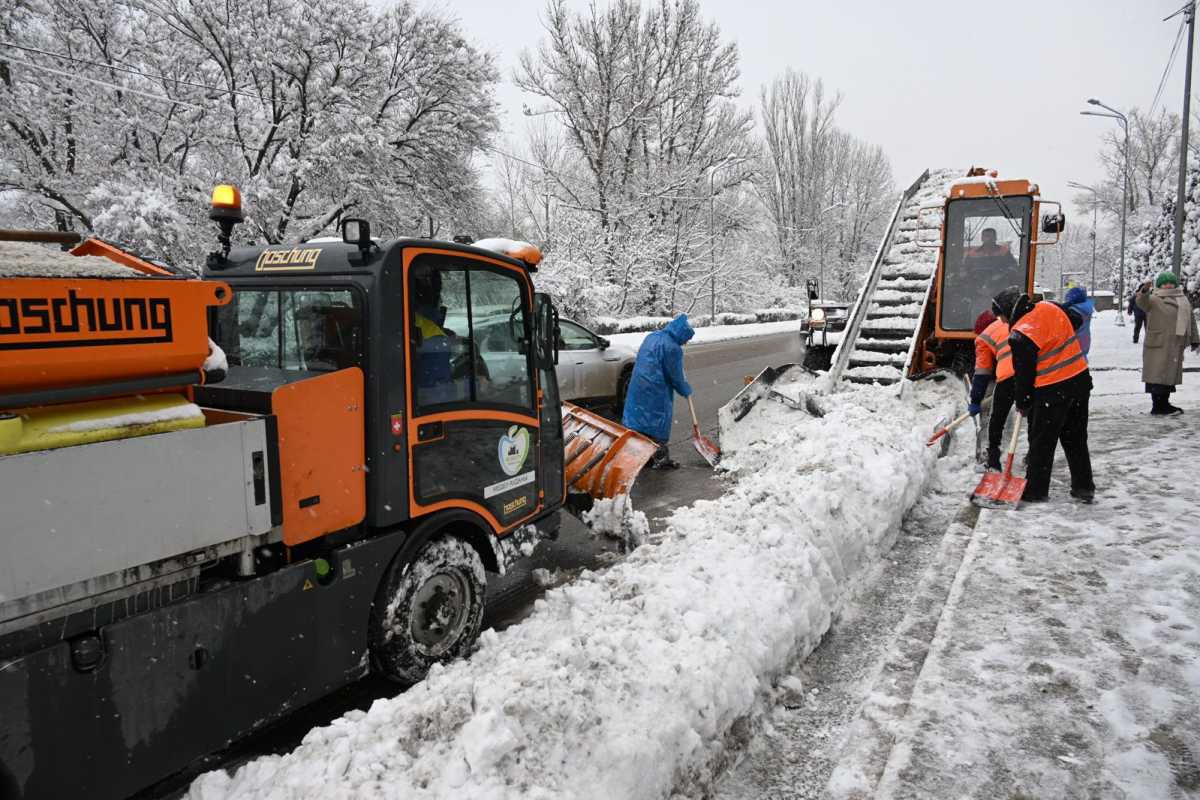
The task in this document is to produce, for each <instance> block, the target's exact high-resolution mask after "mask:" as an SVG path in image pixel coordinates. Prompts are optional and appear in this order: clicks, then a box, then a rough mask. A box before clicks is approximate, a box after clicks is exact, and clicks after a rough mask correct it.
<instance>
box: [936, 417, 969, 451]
mask: <svg viewBox="0 0 1200 800" xmlns="http://www.w3.org/2000/svg"><path fill="white" fill-rule="evenodd" d="M970 418H971V412H970V411H968V412H966V413H965V414H963V415H962V416H961V417H958V418H957V419H955V420H954V421H953V422H951V423H950V424H949V425H946V426H945V427H943V428H939V429H938V430H937V431H935V432H934V434H933V436H930V437H929V441H928V442H926V443H925V446H926V447H933V444H934V442H936V441H937V440H938V439H940V438H942V437H943V436H945V435H946V434H947V433H949V432H950V431H952V430H954V429H955V428H957V427H958V426H959V425H961V424H963V423H964V422H966V421H967V420H968V419H970ZM942 419H945V417H942Z"/></svg>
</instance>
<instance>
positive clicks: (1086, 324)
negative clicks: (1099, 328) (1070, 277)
mask: <svg viewBox="0 0 1200 800" xmlns="http://www.w3.org/2000/svg"><path fill="white" fill-rule="evenodd" d="M1063 305H1064V306H1066V307H1067V308H1070V309H1071V310H1073V311H1075V312H1076V313H1077V314H1079V316H1081V317H1083V324H1082V325H1080V326H1079V330H1077V331H1076V332H1075V335H1076V336H1077V337H1079V346H1080V347H1081V348H1082V349H1083V354H1084V356H1086V355H1087V354H1088V351H1090V350H1091V349H1092V315H1093V314H1095V313H1096V301H1095V300H1092V298H1090V297H1088V296H1087V290H1086V289H1084V288H1083V287H1082V286H1075V287H1073V288H1071V289H1070V290H1069V291H1067V296H1066V297H1064V298H1063Z"/></svg>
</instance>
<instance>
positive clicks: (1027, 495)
mask: <svg viewBox="0 0 1200 800" xmlns="http://www.w3.org/2000/svg"><path fill="white" fill-rule="evenodd" d="M1049 499H1050V496H1049V495H1046V494H1034V493H1032V492H1030V491H1029V489H1026V490H1025V491H1024V492H1022V493H1021V502H1022V503H1044V502H1046V501H1047V500H1049Z"/></svg>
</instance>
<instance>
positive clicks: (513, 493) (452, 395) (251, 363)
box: [207, 233, 564, 535]
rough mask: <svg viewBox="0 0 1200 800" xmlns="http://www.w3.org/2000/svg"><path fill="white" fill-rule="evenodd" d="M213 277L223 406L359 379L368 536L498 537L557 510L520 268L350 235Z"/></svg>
mask: <svg viewBox="0 0 1200 800" xmlns="http://www.w3.org/2000/svg"><path fill="white" fill-rule="evenodd" d="M351 239H353V240H351ZM216 267H217V268H216V269H214V262H213V261H212V260H211V259H210V263H209V268H208V271H207V274H208V276H209V277H214V278H215V277H219V278H220V279H221V280H224V281H226V282H227V283H228V284H229V285H230V286H231V287H232V288H233V290H234V297H233V300H232V301H231V302H230V303H229V304H228V305H226V306H223V307H222V308H221V309H220V310H219V311H218V312H216V313H215V314H214V315H213V318H212V320H211V332H212V338H213V339H214V340H215V341H216V342H217V343H218V344H219V345H220V346H221V347H222V348H223V349H224V350H225V353H226V356H227V358H228V360H229V365H230V370H229V375H228V376H227V378H226V380H225V381H224V382H223V384H221V385H220V386H219V387H213V390H212V391H214V392H218V391H219V392H223V393H224V395H225V398H224V402H226V403H229V402H231V401H230V400H229V397H230V396H231V395H233V394H236V393H237V392H238V391H244V392H245V393H246V397H247V398H248V399H247V400H246V401H245V402H251V401H252V398H253V397H254V396H256V391H257V396H261V395H262V393H263V392H270V391H274V387H276V386H278V385H282V384H284V383H286V382H289V381H294V380H298V379H304V378H307V377H309V376H312V375H319V374H322V373H337V374H341V373H343V372H346V371H353V370H358V371H361V372H362V375H363V378H364V380H363V386H364V389H363V395H364V396H363V397H362V400H361V402H362V404H363V408H364V411H365V415H364V418H365V427H366V430H365V432H364V434H365V453H366V464H365V472H366V494H367V497H366V502H365V504H364V505H365V518H364V521H363V522H364V524H365V525H366V526H367V527H368V528H369V529H384V528H391V527H394V526H396V525H400V524H404V523H406V522H408V521H410V520H413V521H415V520H419V519H423V518H425V517H428V516H430V515H433V514H435V513H437V512H442V511H447V510H459V511H464V512H468V513H469V514H471V515H472V516H473V518H474V519H476V520H477V521H479V523H480V527H482V528H484V529H486V530H490V532H491V533H492V534H493V535H502V534H505V533H507V532H509V531H512V530H514V529H515V528H517V527H519V526H521V525H524V524H527V523H530V522H533V521H535V520H536V519H538V518H540V517H542V516H544V515H546V514H548V513H550V512H551V511H554V510H557V509H558V508H559V506H561V504H562V500H563V495H564V484H563V441H562V420H561V412H560V405H559V398H558V390H557V381H556V379H555V375H554V357H553V354H554V347H553V342H554V339H553V333H552V330H547V326H549V327H550V328H552V327H553V307H552V306H551V305H550V303H549V298H547V297H545V296H544V295H535V293H534V288H533V282H532V279H531V276H530V272H531V266H530V265H529V264H527V263H524V262H521V261H518V260H517V259H515V258H510V257H507V256H505V255H503V254H501V253H497V252H492V251H485V250H481V249H478V248H474V247H471V246H468V245H464V244H457V243H453V242H441V241H431V240H425V239H396V240H390V241H378V240H366V241H363V240H361V239H360V238H359V237H358V236H357V233H356V235H355V236H353V237H350V239H346V240H345V241H342V240H337V239H335V240H331V241H325V240H323V241H318V242H310V243H306V244H302V245H296V246H291V245H289V246H268V247H252V248H243V249H234V250H232V251H231V252H230V254H229V255H228V256H227V257H226V258H225V259H224V260H223V262H219V263H217V264H216ZM256 387H257V390H256ZM260 405H261V403H260ZM257 410H259V411H266V409H265V408H259V409H257ZM314 433H315V432H314Z"/></svg>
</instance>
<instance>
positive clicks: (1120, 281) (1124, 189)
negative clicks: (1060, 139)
mask: <svg viewBox="0 0 1200 800" xmlns="http://www.w3.org/2000/svg"><path fill="white" fill-rule="evenodd" d="M1088 105H1093V106H1099V107H1100V108H1103V109H1104V110H1105V111H1108V112H1111V113H1108V114H1102V113H1100V112H1099V111H1080V112H1079V113H1080V114H1082V115H1084V116H1086V117H1108V118H1109V119H1115V120H1117V121H1118V122H1120V123H1121V127H1122V128H1123V129H1124V130H1125V165H1124V168H1123V170H1122V172H1123V173H1124V174H1123V176H1122V178H1123V180H1122V184H1123V185H1122V186H1121V269H1120V272H1119V273H1118V278H1117V297H1116V301H1117V306H1118V307H1120V305H1121V304H1122V303H1124V302H1125V214H1126V212H1127V211H1128V210H1129V118H1128V117H1126V116H1125V115H1124V114H1122V113H1121V112H1120V111H1117V110H1116V109H1115V108H1113V107H1112V106H1109V105H1105V104H1104V103H1101V102H1100V101H1099V100H1097V99H1096V98H1094V97H1092V98H1089V99H1088ZM1117 324H1118V325H1124V324H1125V316H1124V315H1123V314H1117Z"/></svg>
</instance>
